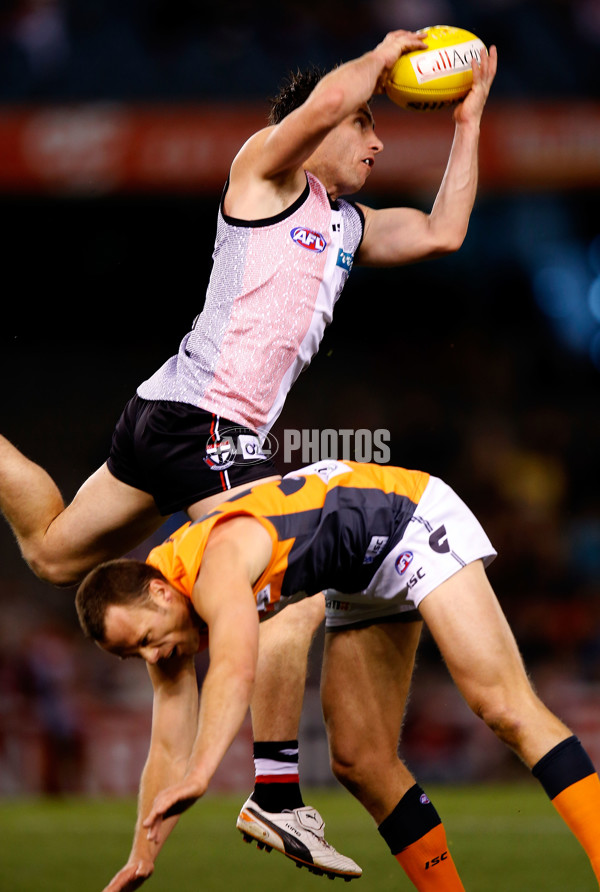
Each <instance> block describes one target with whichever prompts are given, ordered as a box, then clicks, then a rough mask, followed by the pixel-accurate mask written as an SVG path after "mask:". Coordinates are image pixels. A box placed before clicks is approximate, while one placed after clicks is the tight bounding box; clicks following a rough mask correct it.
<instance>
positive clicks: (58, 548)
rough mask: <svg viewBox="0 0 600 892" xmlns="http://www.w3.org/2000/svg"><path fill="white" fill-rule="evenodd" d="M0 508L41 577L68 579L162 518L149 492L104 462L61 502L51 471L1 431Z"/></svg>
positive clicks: (72, 580) (149, 530) (137, 539)
mask: <svg viewBox="0 0 600 892" xmlns="http://www.w3.org/2000/svg"><path fill="white" fill-rule="evenodd" d="M0 510H1V511H2V513H3V514H4V517H5V518H6V520H7V521H8V523H9V524H10V526H11V528H12V530H13V533H14V535H15V537H16V539H17V542H18V544H19V547H20V549H21V553H22V554H23V557H24V558H25V560H26V561H27V563H28V564H29V566H30V567H31V569H32V570H33V571H34V573H36V574H37V575H38V576H40V577H41V578H43V579H45V580H47V581H48V582H52V583H53V584H55V585H72V584H74V583H76V582H77V581H78V580H79V579H81V577H82V576H83V575H84V574H85V572H87V570H89V569H90V568H91V567H93V566H94V565H95V564H97V563H98V562H99V561H101V560H104V559H106V558H109V557H115V556H116V555H120V554H123V553H125V552H126V551H128V550H129V549H131V548H132V547H133V546H134V545H137V544H138V543H139V542H141V541H142V540H143V539H144V538H146V537H147V536H149V535H150V534H151V533H152V532H153V531H154V530H155V529H157V528H158V527H159V526H160V524H161V523H162V522H163V521H164V518H163V517H161V515H160V514H159V512H158V509H157V507H156V505H155V503H154V500H153V498H152V496H150V495H149V494H148V493H145V492H142V491H141V490H138V489H136V488H134V487H132V486H128V485H127V484H126V483H122V482H121V481H120V480H117V479H116V478H115V477H113V475H112V474H111V473H110V472H109V471H108V469H107V468H106V466H105V465H103V466H102V467H101V468H99V469H98V470H97V471H96V472H95V473H94V474H92V476H91V477H90V478H89V479H88V480H87V481H86V482H85V483H84V484H83V486H82V487H81V489H80V490H79V491H78V492H77V494H76V496H75V498H74V499H73V501H72V502H71V503H70V504H69V505H66V506H65V503H64V501H63V498H62V496H61V493H60V490H59V489H58V486H57V485H56V483H55V482H54V481H53V480H52V478H51V477H50V475H49V474H48V473H47V472H46V471H45V470H44V469H43V468H41V467H40V466H39V465H37V464H36V463H35V462H33V461H31V460H30V459H28V458H27V457H26V456H24V455H23V454H22V453H21V452H20V451H19V450H18V449H17V448H16V447H15V446H13V445H12V443H10V442H9V441H8V440H6V439H5V438H4V437H0Z"/></svg>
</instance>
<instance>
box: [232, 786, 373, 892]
mask: <svg viewBox="0 0 600 892" xmlns="http://www.w3.org/2000/svg"><path fill="white" fill-rule="evenodd" d="M236 827H237V829H238V830H239V831H240V832H241V833H242V834H243V837H244V840H245V841H246V842H252V841H253V840H254V841H255V842H256V843H257V845H258V848H259V849H265V851H267V852H270V851H271V849H276V850H277V851H278V852H281V853H282V854H283V855H285V856H286V858H291V859H292V861H295V862H296V867H307V868H308V869H309V871H310V872H311V873H316V874H319V875H320V876H327V877H329V879H330V880H333V879H335V877H341V878H342V879H344V880H346V882H349V881H350V880H354V879H357V878H358V877H360V876H361V874H362V868H360V867H359V866H358V864H355V863H354V861H352V859H351V858H346V857H345V855H340V853H339V852H336V850H335V849H334V848H333V846H330V845H329V843H328V842H327V841H326V840H325V822H324V821H323V818H322V817H321V815H320V814H319V812H318V811H316V809H314V808H310V806H308V805H305V806H303V807H302V808H295V809H294V810H293V811H289V810H286V811H282V812H268V811H264V810H263V809H262V808H260V806H258V805H257V804H256V802H254V801H253V800H252V799H247V800H246V802H245V803H244V804H243V806H242V810H241V811H240V813H239V815H238V819H237V822H236Z"/></svg>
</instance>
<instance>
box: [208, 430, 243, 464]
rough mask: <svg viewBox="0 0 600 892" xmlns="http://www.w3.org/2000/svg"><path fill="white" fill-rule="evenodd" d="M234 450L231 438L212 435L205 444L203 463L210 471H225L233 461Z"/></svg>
mask: <svg viewBox="0 0 600 892" xmlns="http://www.w3.org/2000/svg"><path fill="white" fill-rule="evenodd" d="M235 454H236V448H235V443H234V441H233V437H228V436H223V437H220V436H218V435H217V434H213V436H212V437H211V438H210V440H209V441H208V443H207V444H206V455H205V456H204V461H205V462H206V464H207V465H208V467H209V468H210V469H211V470H214V471H226V470H227V468H230V467H231V466H232V464H233V463H234V461H235Z"/></svg>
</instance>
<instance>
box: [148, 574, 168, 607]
mask: <svg viewBox="0 0 600 892" xmlns="http://www.w3.org/2000/svg"><path fill="white" fill-rule="evenodd" d="M148 591H149V592H150V595H151V597H152V598H153V600H154V601H156V603H157V604H169V603H170V602H171V601H172V600H173V591H172V589H171V586H170V585H169V583H168V582H167V581H166V580H165V579H159V578H158V577H155V578H154V579H151V580H150V584H149V586H148Z"/></svg>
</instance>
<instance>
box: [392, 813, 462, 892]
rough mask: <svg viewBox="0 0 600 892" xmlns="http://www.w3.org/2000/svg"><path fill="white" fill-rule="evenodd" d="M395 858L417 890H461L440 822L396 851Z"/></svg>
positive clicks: (432, 891) (452, 891) (439, 891)
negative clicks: (400, 850) (402, 848)
mask: <svg viewBox="0 0 600 892" xmlns="http://www.w3.org/2000/svg"><path fill="white" fill-rule="evenodd" d="M396 861H397V862H398V864H399V865H400V867H402V869H403V870H404V872H405V873H406V875H407V877H408V878H409V880H410V881H411V882H412V883H413V885H414V886H415V887H416V888H417V889H419V892H464V889H465V887H464V886H463V884H462V883H461V881H460V877H459V875H458V872H457V870H456V866H455V864H454V861H453V860H452V855H451V854H450V852H449V851H448V843H447V840H446V831H445V830H444V826H443V824H438V826H437V827H434V828H433V830H430V831H429V833H426V834H425V836H422V837H421V839H418V840H417V841H416V842H413V844H412V845H410V846H408V847H407V848H406V849H404V850H403V851H402V852H398V854H397V855H396Z"/></svg>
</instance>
